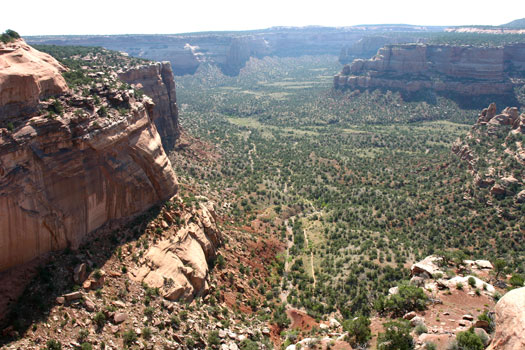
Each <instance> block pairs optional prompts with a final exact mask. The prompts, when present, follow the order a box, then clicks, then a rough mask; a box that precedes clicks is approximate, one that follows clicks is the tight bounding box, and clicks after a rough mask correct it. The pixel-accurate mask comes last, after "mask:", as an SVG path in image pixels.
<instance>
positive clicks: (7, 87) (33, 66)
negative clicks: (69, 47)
mask: <svg viewBox="0 0 525 350" xmlns="http://www.w3.org/2000/svg"><path fill="white" fill-rule="evenodd" d="M65 70H66V68H65V67H64V66H62V65H61V64H60V63H58V61H57V60H55V59H54V58H53V57H51V56H49V55H48V54H46V53H43V52H40V51H38V50H35V49H34V48H32V47H31V46H29V45H27V44H26V43H25V41H24V40H22V39H19V40H16V41H15V42H11V43H7V44H3V43H2V42H0V118H2V117H7V116H18V115H19V114H21V113H24V112H28V111H31V110H34V108H35V107H36V105H37V104H38V101H39V100H40V99H43V98H47V97H49V96H53V95H58V94H62V93H65V92H66V91H67V90H68V87H67V84H66V81H65V80H64V78H63V77H62V75H61V72H64V71H65Z"/></svg>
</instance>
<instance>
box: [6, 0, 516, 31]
mask: <svg viewBox="0 0 525 350" xmlns="http://www.w3.org/2000/svg"><path fill="white" fill-rule="evenodd" d="M1 7H2V14H5V15H4V16H0V17H1V20H0V31H2V32H3V31H4V30H5V29H7V28H11V29H14V30H16V31H18V32H19V33H20V34H21V35H44V34H125V33H145V34H146V33H147V34H149V33H166V34H167V33H184V32H195V31H208V30H243V29H261V28H268V27H272V26H304V25H323V26H350V25H357V24H377V23H390V24H391V23H404V24H421V25H466V24H480V25H481V24H484V25H498V24H502V23H506V22H509V21H511V20H514V19H518V18H523V17H525V1H523V0H499V1H494V0H490V1H486V0H475V1H473V0H433V1H428V0H397V1H396V0H358V1H354V0H339V1H335V0H316V1H308V0H301V1H299V0H251V1H249V0H244V1H242V0H185V1H161V0H141V1H136V0H130V1H115V0H88V1H78V0H77V1H75V0H67V1H66V0H47V1H42V0H24V1H20V0H19V1H2V6H1Z"/></svg>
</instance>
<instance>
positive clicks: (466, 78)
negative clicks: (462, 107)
mask: <svg viewBox="0 0 525 350" xmlns="http://www.w3.org/2000/svg"><path fill="white" fill-rule="evenodd" d="M523 48H524V46H523V45H514V46H512V47H510V46H509V47H472V46H449V45H423V44H406V45H387V46H385V47H383V48H381V49H380V50H379V51H378V53H377V55H376V56H374V57H373V58H371V59H369V60H362V59H357V60H354V61H353V62H352V64H351V65H347V66H345V67H344V68H343V71H342V72H341V73H340V74H338V75H336V76H335V78H334V87H335V88H336V89H344V88H394V89H400V90H404V91H408V92H414V91H418V90H421V89H432V90H435V91H442V92H452V93H457V94H460V95H470V96H474V95H487V94H491V95H504V94H511V93H512V88H513V85H512V83H511V81H510V79H509V74H511V73H512V74H516V73H517V74H520V72H519V68H520V67H522V64H523V63H522V58H521V56H520V55H521V50H522V49H523ZM518 57H519V58H518ZM516 67H517V68H516ZM516 69H517V70H518V71H517V70H516Z"/></svg>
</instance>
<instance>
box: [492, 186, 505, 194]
mask: <svg viewBox="0 0 525 350" xmlns="http://www.w3.org/2000/svg"><path fill="white" fill-rule="evenodd" d="M505 192H506V191H505V187H503V185H501V184H494V186H492V188H491V189H490V193H491V194H493V195H497V196H498V195H499V196H501V195H504V194H505Z"/></svg>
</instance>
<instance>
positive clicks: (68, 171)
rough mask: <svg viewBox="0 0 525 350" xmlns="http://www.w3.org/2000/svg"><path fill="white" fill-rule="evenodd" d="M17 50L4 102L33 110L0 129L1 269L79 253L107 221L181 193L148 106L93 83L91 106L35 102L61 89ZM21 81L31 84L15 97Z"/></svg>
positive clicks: (70, 98) (51, 66) (48, 63)
mask: <svg viewBox="0 0 525 350" xmlns="http://www.w3.org/2000/svg"><path fill="white" fill-rule="evenodd" d="M17 45H20V47H19V48H18V49H17V50H18V53H17V54H16V55H15V56H16V57H17V58H16V60H15V59H14V58H13V60H11V61H9V62H11V64H12V65H11V66H10V67H8V68H6V69H5V70H2V71H0V74H1V75H2V76H3V77H4V78H5V79H4V80H3V82H2V94H3V93H4V89H5V91H14V92H17V93H16V94H14V93H13V94H7V95H6V96H7V97H5V99H4V97H3V100H2V101H7V102H8V104H7V105H11V104H12V102H16V103H17V104H18V106H19V107H20V110H23V109H25V108H26V107H27V106H29V107H32V108H35V107H33V106H35V104H36V105H38V108H37V109H36V110H35V111H34V112H32V113H31V114H28V115H20V116H18V117H17V118H12V119H11V118H10V119H9V120H13V121H14V123H12V122H10V126H9V127H8V128H7V129H4V128H1V129H0V271H2V270H5V269H8V268H10V267H12V266H15V265H19V264H22V263H25V262H28V261H30V260H31V259H33V258H35V257H37V256H39V255H41V254H43V253H46V252H49V251H52V250H57V249H62V248H66V247H72V248H75V247H77V246H78V245H79V244H80V243H81V241H82V239H83V238H84V237H85V236H86V235H87V234H88V233H90V232H92V231H94V230H96V229H97V228H99V227H101V226H102V225H104V224H106V223H108V222H109V221H111V220H113V219H121V218H127V217H129V216H132V215H134V214H138V213H141V212H143V211H144V210H146V209H148V208H149V207H151V206H152V205H154V204H156V203H157V202H159V201H161V200H165V199H167V198H170V197H171V196H172V195H173V194H174V193H176V191H177V178H176V176H175V173H174V172H173V169H172V166H171V163H170V161H169V159H168V157H167V156H166V153H165V152H164V149H163V147H162V143H161V138H160V136H159V134H158V132H157V128H156V126H155V124H154V123H153V121H152V116H153V115H154V113H155V112H154V103H153V102H152V101H151V99H150V98H148V97H140V96H137V95H136V93H135V92H134V91H133V90H124V91H122V90H116V89H113V88H110V87H109V86H103V85H102V84H98V85H96V86H93V87H92V88H91V93H92V94H93V95H96V97H97V99H98V101H99V102H97V103H96V102H95V101H94V98H93V97H91V96H87V97H84V96H80V95H72V94H70V93H66V94H62V95H61V96H60V97H58V98H56V99H54V100H53V101H41V100H40V98H41V97H42V96H47V95H48V94H58V93H61V92H62V93H63V92H64V91H65V90H66V88H65V83H64V80H63V78H61V77H60V76H59V75H56V74H58V72H59V70H60V69H61V68H60V66H59V65H58V64H57V63H56V61H54V60H53V59H51V58H50V57H49V56H47V55H38V54H35V53H34V50H33V49H31V48H29V47H28V46H27V45H25V44H23V42H18V44H17ZM4 55H8V56H9V55H14V54H13V53H12V52H7V53H5V52H4V53H3V54H2V55H0V57H1V56H4ZM1 59H2V58H0V60H1ZM4 61H5V60H4ZM16 62H20V67H17V65H16ZM28 62H30V63H28ZM32 67H34V69H33V68H32ZM42 72H48V73H46V74H43V73H42ZM55 73H56V74H55ZM18 75H20V76H22V77H24V79H25V80H24V81H28V82H34V83H35V84H36V85H35V86H34V87H32V88H30V90H27V91H26V90H23V89H22V90H20V88H19V82H20V81H19V79H18V78H17V76H18ZM46 77H48V78H46ZM2 96H4V95H2ZM10 96H16V99H13V98H12V97H10ZM7 105H2V106H3V107H5V106H7ZM2 117H3V118H4V119H6V118H8V117H9V115H6V114H2ZM4 121H5V120H4Z"/></svg>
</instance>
